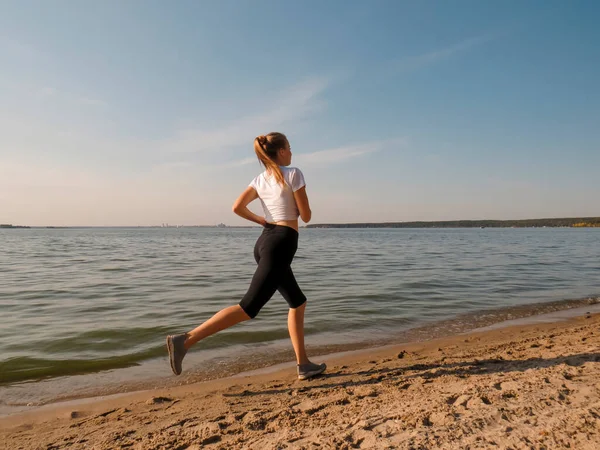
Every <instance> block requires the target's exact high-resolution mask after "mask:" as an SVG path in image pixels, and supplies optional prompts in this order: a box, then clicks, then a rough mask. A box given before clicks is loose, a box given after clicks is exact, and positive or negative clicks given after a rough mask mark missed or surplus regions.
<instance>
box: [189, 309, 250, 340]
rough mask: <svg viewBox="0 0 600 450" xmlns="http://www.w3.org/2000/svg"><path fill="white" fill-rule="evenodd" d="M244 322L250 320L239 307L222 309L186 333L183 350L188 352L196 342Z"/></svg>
mask: <svg viewBox="0 0 600 450" xmlns="http://www.w3.org/2000/svg"><path fill="white" fill-rule="evenodd" d="M245 320H250V316H249V315H248V314H246V312H245V311H244V310H243V309H242V307H241V306H240V305H234V306H229V307H227V308H224V309H222V310H221V311H219V312H218V313H216V314H215V315H214V316H212V317H211V318H210V319H208V320H207V321H206V322H204V323H203V324H201V325H199V326H197V327H196V328H194V329H193V330H192V331H190V332H188V333H187V339H186V340H185V349H186V350H189V348H190V347H191V346H192V345H194V344H195V343H196V342H198V341H201V340H202V339H204V338H207V337H208V336H211V335H213V334H215V333H218V332H219V331H222V330H225V329H227V328H229V327H232V326H234V325H237V324H238V323H240V322H244V321H245Z"/></svg>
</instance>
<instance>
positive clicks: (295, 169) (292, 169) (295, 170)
mask: <svg viewBox="0 0 600 450" xmlns="http://www.w3.org/2000/svg"><path fill="white" fill-rule="evenodd" d="M281 169H282V170H283V171H284V173H286V172H287V173H291V174H294V173H302V171H301V170H300V168H298V167H290V166H287V167H282V168H281Z"/></svg>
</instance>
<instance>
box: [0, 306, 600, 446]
mask: <svg viewBox="0 0 600 450" xmlns="http://www.w3.org/2000/svg"><path fill="white" fill-rule="evenodd" d="M599 325H600V316H598V315H594V316H590V315H585V316H582V317H577V318H574V319H570V320H568V321H564V322H557V323H550V324H536V325H525V326H517V327H514V326H513V327H510V328H503V329H496V330H492V331H485V332H476V333H470V334H468V335H460V336H454V337H451V338H445V339H441V340H436V341H430V342H425V343H418V344H408V345H398V346H393V347H386V348H382V349H375V350H370V351H366V352H365V351H361V352H357V353H353V354H346V355H342V356H337V357H330V358H326V360H327V362H328V364H329V370H328V373H327V375H326V376H323V377H320V378H317V379H314V380H312V381H305V382H301V381H297V380H296V379H295V371H294V369H293V368H291V367H290V368H286V369H284V370H279V371H276V372H271V373H263V374H255V375H250V376H244V377H236V378H229V379H224V380H218V381H212V382H206V383H199V384H195V385H189V386H179V387H174V388H172V389H166V390H160V391H145V392H138V393H134V394H127V395H125V396H121V397H118V398H112V399H104V400H97V401H94V402H90V403H83V404H75V405H73V404H69V405H62V406H59V405H57V406H54V407H52V408H49V409H41V410H38V411H32V412H29V413H26V414H20V415H15V416H9V417H4V418H2V419H0V447H3V448H7V449H38V448H39V449H63V448H70V449H77V448H89V449H181V450H183V449H199V448H214V449H232V448H249V449H254V448H256V449H275V448H277V449H279V448H282V449H283V448H290V449H324V448H327V449H349V448H394V449H396V448H399V449H430V448H444V449H465V448H469V449H478V448H481V449H489V448H512V449H549V448H576V449H598V448H600V330H599V327H598V326H599ZM317 360H320V359H317ZM167 369H168V367H165V370H167ZM173 380H174V383H175V382H176V380H177V379H176V378H175V377H174V378H173Z"/></svg>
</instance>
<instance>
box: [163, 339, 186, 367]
mask: <svg viewBox="0 0 600 450" xmlns="http://www.w3.org/2000/svg"><path fill="white" fill-rule="evenodd" d="M186 338H187V334H176V335H172V336H167V349H168V350H169V360H170V361H171V369H173V373H174V374H175V375H180V374H181V362H182V361H183V357H184V356H185V354H186V353H187V350H186V349H185V345H184V344H185V340H186Z"/></svg>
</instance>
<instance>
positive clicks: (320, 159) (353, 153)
mask: <svg viewBox="0 0 600 450" xmlns="http://www.w3.org/2000/svg"><path fill="white" fill-rule="evenodd" d="M404 143H405V141H404V140H403V139H389V140H385V141H373V142H367V143H363V144H358V145H348V146H343V147H336V148H330V149H326V150H319V151H316V152H312V153H295V154H294V157H293V165H296V164H297V165H299V166H317V165H326V164H333V163H339V162H342V161H345V160H348V159H353V158H358V157H360V156H365V155H368V154H370V153H375V152H378V151H380V150H382V149H384V148H386V147H393V146H398V145H403V144H404ZM256 162H257V159H256V158H244V159H240V160H237V161H232V162H231V163H229V164H227V167H236V166H244V165H248V164H252V163H256Z"/></svg>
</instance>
